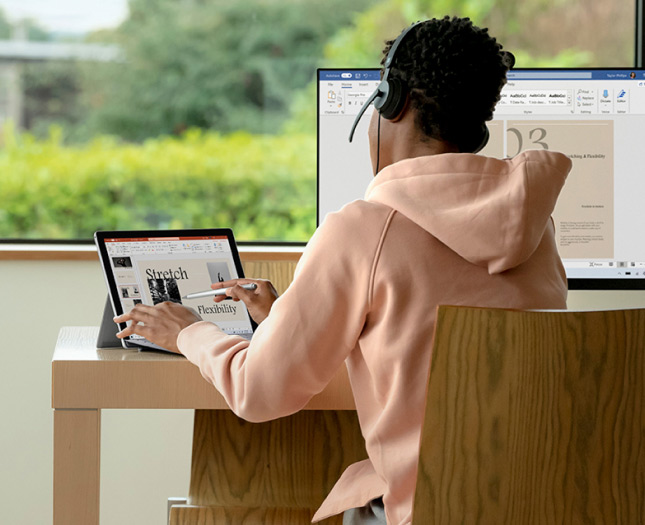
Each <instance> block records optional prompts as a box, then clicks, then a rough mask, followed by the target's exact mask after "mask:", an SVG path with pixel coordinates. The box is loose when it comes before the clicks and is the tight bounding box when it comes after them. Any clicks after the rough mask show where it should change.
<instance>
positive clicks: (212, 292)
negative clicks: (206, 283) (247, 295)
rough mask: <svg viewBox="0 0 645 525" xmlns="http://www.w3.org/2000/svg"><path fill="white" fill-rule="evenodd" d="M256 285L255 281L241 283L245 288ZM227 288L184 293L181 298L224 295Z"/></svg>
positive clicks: (253, 287)
mask: <svg viewBox="0 0 645 525" xmlns="http://www.w3.org/2000/svg"><path fill="white" fill-rule="evenodd" d="M257 287H258V285H257V284H255V283H251V284H243V285H242V288H244V289H245V290H255V289H256V288H257ZM228 288H233V287H232V286H229V287H228ZM228 288H220V289H219V290H206V291H205V292H195V293H189V294H188V295H184V296H183V297H182V299H199V298H200V297H210V296H211V295H226V290H228Z"/></svg>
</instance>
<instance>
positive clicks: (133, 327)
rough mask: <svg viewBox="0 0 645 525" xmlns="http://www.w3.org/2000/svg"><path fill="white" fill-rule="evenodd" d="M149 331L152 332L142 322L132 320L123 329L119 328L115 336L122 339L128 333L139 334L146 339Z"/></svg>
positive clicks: (128, 334)
mask: <svg viewBox="0 0 645 525" xmlns="http://www.w3.org/2000/svg"><path fill="white" fill-rule="evenodd" d="M151 333H152V330H151V328H150V327H148V326H146V325H143V324H138V323H136V322H132V323H131V324H129V325H128V326H127V327H126V328H125V329H124V330H121V331H120V332H118V333H117V334H116V336H117V337H118V338H119V339H123V338H125V337H128V336H130V335H140V336H143V337H145V338H146V339H148V338H149V337H150V335H151Z"/></svg>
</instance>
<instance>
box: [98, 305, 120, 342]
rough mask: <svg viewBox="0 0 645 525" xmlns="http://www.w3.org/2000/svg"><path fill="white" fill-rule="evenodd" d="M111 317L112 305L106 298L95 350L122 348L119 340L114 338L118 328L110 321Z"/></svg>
mask: <svg viewBox="0 0 645 525" xmlns="http://www.w3.org/2000/svg"><path fill="white" fill-rule="evenodd" d="M113 317H114V312H113V311H112V304H111V303H110V297H109V296H107V297H106V298H105V308H103V319H102V320H101V326H100V328H99V336H98V337H97V339H96V348H123V345H122V344H121V339H119V338H118V337H117V336H116V334H117V332H118V331H119V326H118V325H117V324H116V323H115V322H114V321H113V320H112V318H113Z"/></svg>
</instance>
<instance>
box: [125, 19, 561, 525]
mask: <svg viewBox="0 0 645 525" xmlns="http://www.w3.org/2000/svg"><path fill="white" fill-rule="evenodd" d="M397 43H398V48H397V49H396V52H395V54H394V57H393V58H392V60H391V63H390V64H389V65H388V64H386V66H387V69H389V71H388V76H389V78H391V79H396V80H397V81H398V82H399V83H400V84H401V86H402V89H403V95H402V96H403V97H404V99H403V101H402V102H403V103H402V104H401V105H400V106H401V107H400V108H398V109H397V110H396V111H395V112H394V113H395V114H394V115H392V114H391V112H390V113H388V115H387V118H383V116H382V115H381V113H382V112H383V111H384V110H383V108H381V110H379V111H375V112H374V114H373V117H372V121H371V123H370V128H369V141H370V150H371V156H372V163H373V166H374V169H375V172H376V173H375V175H376V176H375V178H374V180H373V182H372V183H371V184H370V186H369V188H368V189H367V192H366V195H365V199H364V200H359V201H355V202H353V203H351V204H348V205H347V206H345V207H344V208H343V209H342V210H341V211H339V212H337V213H334V214H330V215H329V216H328V217H327V218H326V219H325V221H324V223H323V224H322V225H321V226H320V227H319V228H318V230H317V231H316V233H315V234H314V236H313V237H312V239H311V241H310V242H309V244H308V245H307V248H306V250H305V252H304V254H303V256H302V258H301V260H300V262H299V264H298V268H297V270H296V274H295V276H294V279H293V283H292V284H291V286H290V287H289V288H288V289H287V291H286V292H285V293H284V294H283V295H282V296H281V297H280V298H278V299H277V300H276V294H275V290H274V289H273V287H272V286H271V284H270V283H269V282H268V281H261V280H253V279H242V280H238V281H228V282H225V283H217V284H214V285H213V287H216V288H220V287H225V288H230V290H229V294H230V296H232V297H233V298H234V299H237V300H242V301H244V302H245V303H246V305H247V306H248V308H249V311H250V313H251V315H252V316H253V317H254V319H255V320H256V321H257V322H259V323H260V324H259V327H258V329H257V331H256V333H255V335H254V337H253V339H252V341H250V342H249V341H246V340H244V339H242V338H240V337H235V336H228V335H226V334H224V333H223V332H222V331H221V330H219V329H218V328H217V326H215V325H213V324H211V323H207V322H204V321H201V320H200V318H199V317H198V316H197V315H196V314H195V313H194V312H192V311H191V310H189V309H186V308H184V307H182V306H181V305H177V304H174V303H164V304H161V305H157V306H155V307H151V306H141V305H139V306H137V307H135V308H134V310H132V312H130V313H129V314H125V315H123V316H121V317H120V318H118V319H117V321H119V322H123V321H127V320H130V321H133V323H132V324H131V326H130V327H129V328H127V329H126V330H124V331H123V332H122V333H121V337H123V336H125V335H128V334H131V333H138V334H141V335H143V336H145V337H147V338H148V339H150V340H152V341H155V342H157V343H159V344H161V345H163V346H165V347H166V348H172V349H175V350H177V351H179V352H181V353H183V354H184V355H186V357H187V358H188V359H189V360H190V361H192V362H193V363H195V364H196V365H197V366H198V367H199V368H200V370H201V373H202V374H203V376H204V377H205V378H207V379H208V380H209V381H210V382H211V383H212V384H213V385H214V386H215V387H216V388H217V389H218V390H219V391H220V392H221V393H222V395H223V396H224V397H225V399H226V400H227V402H228V404H229V405H230V407H231V409H232V410H233V411H234V412H235V413H236V414H238V415H239V416H241V417H243V418H245V419H248V420H250V421H266V420H270V419H274V418H278V417H282V416H286V415H289V414H292V413H294V412H296V411H298V410H300V409H301V408H302V407H303V406H304V405H305V404H306V403H307V401H308V400H309V399H310V398H311V397H312V396H313V395H315V394H316V393H318V392H320V391H321V390H323V388H324V387H325V385H326V384H327V383H328V382H329V381H330V380H331V379H332V377H333V376H334V375H335V373H336V372H337V370H338V368H339V367H340V366H343V363H345V364H346V366H347V369H348V372H349V376H350V379H351V384H352V389H353V393H354V397H355V401H356V408H357V411H358V416H359V420H360V424H361V428H362V431H363V435H364V437H365V441H366V447H367V452H368V456H369V459H367V460H365V461H363V462H360V463H357V464H354V465H352V466H350V467H349V468H348V469H347V470H346V471H345V473H344V474H343V475H342V477H341V479H340V480H339V481H338V482H337V484H336V486H335V487H334V489H333V490H332V492H331V493H330V494H329V496H328V497H327V499H326V500H325V502H324V503H323V505H322V507H321V508H320V509H319V511H318V512H317V513H316V516H315V518H314V519H315V520H318V519H323V518H325V517H328V516H331V515H334V514H339V513H341V512H345V515H344V520H345V523H385V519H386V518H385V516H387V523H389V524H394V525H398V524H407V523H410V520H411V512H412V502H413V496H414V488H415V483H416V474H417V456H418V451H419V436H420V432H421V425H422V417H423V411H424V405H425V392H426V384H427V380H428V371H429V366H430V357H431V356H430V353H431V348H432V341H433V329H434V324H435V309H436V307H437V305H439V304H451V305H459V304H462V305H471V306H486V307H505V308H519V309H562V308H566V295H567V283H566V277H565V273H564V269H563V266H562V264H561V262H560V259H559V257H558V253H557V249H556V243H555V235H554V226H553V221H552V220H551V213H552V211H553V208H554V205H555V202H556V200H557V197H558V195H559V193H560V190H561V188H562V186H563V184H564V181H565V179H566V176H567V174H568V172H569V170H570V166H571V163H570V161H569V159H568V158H567V157H565V156H564V155H562V154H559V153H553V152H549V151H528V152H525V153H522V154H520V155H518V156H517V157H515V158H512V159H506V160H499V159H494V158H487V157H484V156H480V155H476V154H473V152H474V151H476V150H478V149H479V148H480V147H481V146H482V144H483V142H485V130H484V123H485V121H487V120H490V119H491V118H492V114H493V110H494V107H495V104H496V102H497V101H498V100H499V94H500V90H501V88H502V86H503V85H504V83H505V79H506V71H507V67H508V64H507V63H506V62H505V56H504V53H503V52H502V51H501V46H500V45H499V44H498V43H497V42H496V41H495V39H494V38H492V37H490V36H489V35H488V33H487V30H485V29H480V28H477V27H475V26H473V24H472V23H471V22H470V20H468V19H460V18H448V17H446V18H444V19H433V20H428V21H425V22H422V23H420V24H417V25H416V26H414V27H413V28H411V29H410V31H408V34H406V35H405V37H404V38H403V39H400V41H398V42H397ZM391 45H392V43H391V42H390V43H389V44H388V46H387V47H386V49H385V53H384V55H385V56H387V55H388V53H389V51H390V46H391ZM377 166H378V168H377ZM347 176H348V177H351V176H352V174H351V173H348V174H347ZM249 282H256V283H257V284H258V288H257V289H256V290H255V291H247V290H244V289H242V288H241V287H240V286H239V284H241V283H249ZM219 300H221V299H219V298H218V299H216V301H219ZM138 323H144V324H138ZM381 498H382V499H381Z"/></svg>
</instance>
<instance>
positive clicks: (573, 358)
mask: <svg viewBox="0 0 645 525" xmlns="http://www.w3.org/2000/svg"><path fill="white" fill-rule="evenodd" d="M437 314H438V315H437V325H436V331H435V341H434V347H433V355H432V365H431V370H430V376H429V381H428V395H427V406H426V413H425V420H424V426H423V431H422V435H421V448H420V462H419V475H418V480H417V487H416V494H415V503H414V513H413V523H414V524H415V525H421V524H423V525H429V524H444V523H469V524H470V523H500V524H516V523H518V524H519V523H521V524H522V525H527V524H534V523H540V524H546V523H549V524H550V523H630V524H631V523H634V524H635V523H645V309H636V310H616V311H606V312H564V311H513V310H500V309H487V308H469V307H452V306H448V307H443V306H442V307H439V309H438V312H437Z"/></svg>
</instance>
